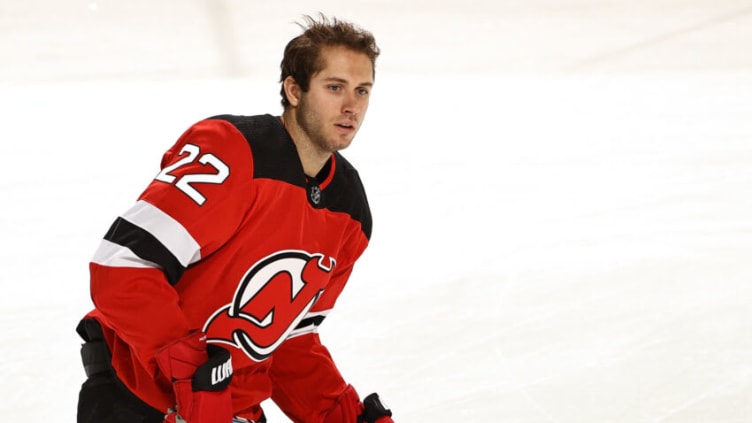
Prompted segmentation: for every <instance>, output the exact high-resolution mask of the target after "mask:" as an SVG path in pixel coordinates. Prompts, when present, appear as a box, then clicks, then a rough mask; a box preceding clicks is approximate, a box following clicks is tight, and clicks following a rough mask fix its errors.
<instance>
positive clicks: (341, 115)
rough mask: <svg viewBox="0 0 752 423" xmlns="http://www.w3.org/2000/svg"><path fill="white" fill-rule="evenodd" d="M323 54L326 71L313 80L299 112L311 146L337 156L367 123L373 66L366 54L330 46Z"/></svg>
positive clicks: (299, 121) (301, 101)
mask: <svg viewBox="0 0 752 423" xmlns="http://www.w3.org/2000/svg"><path fill="white" fill-rule="evenodd" d="M321 54H322V58H323V59H324V64H325V66H324V69H323V70H321V72H318V73H316V74H314V75H313V76H312V77H311V83H310V86H309V87H310V88H309V90H308V92H304V93H301V97H300V103H299V104H298V108H297V109H296V111H295V112H296V118H297V121H298V124H299V125H300V127H301V129H302V130H303V131H304V132H305V133H306V135H307V136H308V138H309V140H310V141H311V144H312V145H313V146H314V147H315V148H317V149H318V150H319V151H320V152H322V153H323V152H326V153H333V152H335V151H339V150H342V149H344V148H347V147H348V146H349V145H350V143H351V142H352V140H353V138H354V137H355V134H356V133H357V132H358V129H359V128H360V125H361V123H362V122H363V118H364V117H365V115H366V111H367V110H368V100H369V97H370V93H371V88H372V87H373V65H372V64H371V60H370V59H369V58H368V56H366V55H365V54H362V53H356V52H354V51H352V50H348V49H346V48H344V47H327V48H324V49H323V50H322V52H321Z"/></svg>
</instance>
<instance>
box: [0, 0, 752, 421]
mask: <svg viewBox="0 0 752 423" xmlns="http://www.w3.org/2000/svg"><path fill="white" fill-rule="evenodd" d="M318 11H322V12H324V13H326V14H328V15H334V16H338V17H341V18H344V19H347V20H352V21H354V22H357V23H358V24H360V25H361V26H363V27H365V28H367V29H370V30H372V31H373V32H374V34H375V35H376V37H377V40H378V41H379V44H380V46H381V48H382V51H383V54H382V56H381V58H380V59H379V62H378V64H377V76H376V81H377V82H376V87H375V89H374V91H373V97H372V100H371V106H370V110H369V115H368V118H367V119H366V121H365V124H364V126H363V128H362V130H361V132H360V133H359V134H358V136H357V137H356V139H355V142H354V144H353V146H352V147H351V148H350V149H348V150H346V151H345V152H344V154H345V156H346V157H348V159H349V160H350V161H351V162H353V163H354V164H355V165H356V166H357V167H358V168H359V170H360V173H361V177H362V179H363V180H364V183H365V185H366V189H367V191H368V194H369V200H370V203H371V207H372V211H373V214H374V235H373V237H372V240H371V246H370V247H369V250H367V252H366V254H365V255H364V257H363V258H362V260H361V263H360V265H359V266H358V267H356V270H355V272H354V274H353V276H352V278H351V280H350V284H349V286H348V288H347V289H346V290H345V292H344V294H343V295H342V297H341V298H340V301H339V304H338V307H337V308H336V309H335V310H334V312H333V313H332V314H331V315H330V317H329V318H328V319H327V322H326V324H324V325H323V326H322V328H321V335H322V339H323V340H324V342H325V343H326V344H327V345H328V346H329V348H330V350H331V351H332V353H333V355H334V357H335V359H336V360H337V362H338V364H339V367H340V369H341V370H342V372H343V374H344V375H345V376H346V378H347V379H348V380H349V381H350V382H351V383H352V384H353V385H355V387H356V388H357V389H358V391H359V392H360V393H361V394H363V395H365V394H367V393H369V392H372V391H378V392H379V393H380V394H381V396H382V397H383V398H384V399H385V400H386V402H387V403H388V404H389V405H390V406H391V408H392V409H393V411H394V420H395V422H396V423H407V422H415V423H425V422H467V423H481V422H483V423H486V422H487V423H497V422H504V423H507V422H525V423H538V422H540V423H549V422H550V423H604V422H608V423H643V422H644V423H647V422H660V423H732V422H733V423H737V422H738V423H749V422H752V260H751V257H752V5H750V3H749V1H747V0H744V1H741V0H681V1H680V0H653V1H647V0H634V1H626V0H612V1H603V2H596V1H586V0H581V1H579V0H561V1H554V0H529V1H509V0H502V1H491V0H464V1H459V0H458V1H448V0H440V1H423V0H413V1H395V0H369V1H362V2H347V1H341V0H323V1H320V2H318V3H316V4H314V2H303V1H284V0H282V1H278V2H261V1H240V0H235V1H229V0H228V1H209V0H204V1H199V0H190V1H177V0H169V1H168V0H165V1H160V2H151V1H147V0H131V1H128V2H115V1H111V0H110V1H105V0H99V1H91V0H81V1H78V0H76V1H73V0H66V1H53V0H30V1H25V2H11V1H9V0H0V64H1V66H0V116H2V117H1V118H0V119H2V134H3V135H2V154H1V155H0V157H2V165H1V166H0V172H1V173H0V175H1V176H2V177H1V178H0V193H1V194H2V197H3V200H2V203H1V204H2V207H0V237H2V240H3V242H2V244H0V264H1V265H2V267H3V271H2V272H0V283H2V289H3V291H4V294H3V295H2V296H0V312H1V313H2V323H1V324H2V328H1V329H2V330H1V332H0V333H2V334H3V336H4V338H3V342H2V343H0V374H1V375H2V381H1V382H0V397H2V398H3V400H2V401H0V420H1V421H3V422H31V421H36V422H58V421H59V422H71V421H75V408H76V401H77V395H78V388H79V386H80V384H81V383H82V382H83V377H84V374H83V369H82V367H81V365H80V362H79V339H78V337H77V335H76V333H75V330H74V329H75V326H76V323H77V322H78V320H79V319H80V317H81V316H82V315H83V314H84V313H86V312H87V311H88V310H89V309H90V308H91V301H90V299H89V295H88V261H89V259H90V258H91V256H92V254H93V252H94V250H95V249H96V247H97V246H98V244H99V240H100V239H101V237H102V236H103V235H104V233H105V231H106V230H107V228H108V227H109V225H110V223H111V222H112V221H113V219H114V218H115V217H116V216H117V215H118V214H119V213H121V212H123V211H124V210H126V209H127V208H128V207H130V205H131V204H132V203H133V202H134V201H135V199H136V197H137V196H138V194H139V193H140V192H141V190H142V189H143V188H144V187H145V186H146V184H147V183H148V182H149V181H150V180H151V178H152V177H153V176H154V175H155V174H156V173H157V171H158V166H159V161H160V159H161V155H162V152H163V151H164V150H166V149H167V148H168V147H169V146H170V145H172V143H173V142H174V141H175V140H176V139H177V137H178V136H179V135H180V134H181V133H182V132H183V131H184V130H185V129H186V128H187V127H188V126H189V125H190V124H192V123H193V122H195V121H197V120H199V119H202V118H204V117H208V116H212V115H216V114H221V113H234V114H259V113H272V114H279V113H280V112H281V107H280V106H279V95H278V93H279V86H278V83H277V78H278V66H279V61H280V59H281V53H282V49H283V48H284V45H285V44H286V43H287V41H288V40H289V39H290V38H291V37H292V36H294V35H297V34H298V32H299V31H298V27H297V26H296V25H295V24H294V23H293V22H294V21H296V20H299V18H300V16H301V15H302V14H305V13H316V12H318ZM265 406H266V409H267V414H268V417H269V421H270V423H280V422H282V423H286V422H289V420H287V419H286V418H285V417H284V416H283V415H282V414H281V413H280V412H279V411H278V410H277V409H276V408H275V407H274V406H273V405H272V404H265Z"/></svg>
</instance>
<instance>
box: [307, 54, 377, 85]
mask: <svg viewBox="0 0 752 423" xmlns="http://www.w3.org/2000/svg"><path fill="white" fill-rule="evenodd" d="M320 59H321V64H322V68H321V71H319V72H317V73H316V75H314V77H322V78H331V77H337V78H342V79H346V80H348V81H349V82H354V83H373V63H371V59H370V58H369V57H368V55H366V54H365V53H360V52H357V51H354V50H351V49H348V48H347V47H342V46H333V47H324V48H323V49H321V56H320Z"/></svg>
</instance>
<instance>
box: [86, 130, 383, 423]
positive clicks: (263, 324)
mask: <svg viewBox="0 0 752 423" xmlns="http://www.w3.org/2000/svg"><path fill="white" fill-rule="evenodd" d="M161 168H162V170H161V172H160V173H159V174H158V175H157V177H156V178H155V179H154V181H153V182H152V183H151V184H150V185H149V186H148V187H147V188H146V190H145V191H144V192H143V194H141V196H140V197H139V198H138V201H137V202H136V204H135V205H134V206H133V207H132V208H131V209H130V210H128V211H127V212H125V213H124V214H122V215H121V216H120V217H118V218H117V220H116V221H115V222H114V223H113V225H112V226H111V227H110V229H109V231H108V232H107V234H106V235H105V237H104V240H103V241H102V244H101V245H100V247H99V249H98V250H97V251H96V253H95V255H94V258H93V259H92V262H91V263H90V271H91V295H92V299H93V301H94V304H95V307H96V308H95V310H93V311H91V312H90V313H89V314H88V315H87V318H93V319H95V320H96V321H97V322H98V323H99V325H100V326H101V328H102V334H103V338H104V341H105V344H106V345H107V347H108V349H109V352H110V353H111V357H112V369H113V370H114V372H115V374H116V375H117V378H118V379H119V380H120V381H121V382H122V383H123V384H124V385H125V387H127V389H128V390H129V391H130V392H132V393H133V394H135V395H136V396H137V397H138V398H139V399H140V400H142V401H143V402H145V403H146V404H148V405H150V406H151V407H153V408H154V409H156V410H159V411H160V412H163V413H164V412H165V411H166V410H167V409H168V408H170V407H172V406H173V405H174V403H175V398H174V394H173V391H172V387H171V384H170V380H168V379H167V378H165V377H163V375H161V374H160V371H159V368H158V366H157V364H156V361H155V354H156V353H157V351H158V350H159V349H160V348H162V347H163V346H165V345H166V344H168V343H170V342H171V341H173V340H175V339H178V338H181V337H183V336H186V335H188V334H190V333H191V332H192V331H197V330H200V331H203V332H205V333H206V334H207V342H208V343H210V344H212V343H213V344H216V345H220V346H222V347H224V348H226V349H228V350H229V351H230V353H231V355H232V367H233V369H234V374H233V377H232V381H231V384H230V389H231V393H232V404H233V413H234V414H235V415H236V416H241V417H246V418H248V419H258V418H259V415H260V408H259V404H260V403H261V402H262V401H264V400H266V399H267V398H272V399H273V400H274V401H275V403H276V404H278V405H279V407H280V409H282V410H283V411H284V412H285V413H286V414H287V415H288V416H290V417H291V418H292V419H293V420H295V421H305V422H311V423H313V422H320V421H322V420H323V419H324V414H325V413H326V412H327V410H329V409H331V408H332V405H333V403H334V402H335V401H336V400H337V398H338V397H339V396H340V395H341V394H342V392H343V391H344V390H345V389H346V388H347V386H348V385H347V383H346V382H345V381H344V379H343V377H342V376H341V375H340V373H339V371H338V370H337V368H336V366H335V364H334V362H333V361H332V358H331V356H330V355H329V353H328V351H327V349H326V348H325V347H324V346H323V345H322V344H321V342H320V340H319V336H318V334H317V327H318V325H319V324H320V323H321V321H322V320H323V319H324V318H325V317H326V315H327V313H329V311H330V310H331V309H332V307H334V304H335V301H336V300H337V297H338V296H339V294H340V292H341V291H342V289H343V288H344V286H345V283H346V282H347V279H348V277H349V276H350V273H351V272H352V269H353V265H354V263H355V261H356V260H357V259H358V257H359V256H360V255H361V254H362V253H363V251H364V250H365V248H366V246H367V244H368V240H369V237H370V234H371V213H370V209H369V206H368V201H367V199H366V195H365V191H364V189H363V186H362V184H361V181H360V178H359V176H358V173H357V171H356V170H355V169H354V168H353V166H352V165H351V164H350V163H348V162H347V161H346V160H345V159H344V158H343V157H342V156H341V155H340V154H339V153H334V154H332V156H331V158H330V160H329V162H328V163H327V164H326V166H325V167H324V168H323V169H322V170H321V172H320V173H319V174H318V175H317V176H316V177H315V178H308V177H307V176H306V175H305V174H304V172H303V166H302V164H301V162H300V159H299V157H298V154H297V150H296V148H295V144H294V143H293V141H292V139H291V138H290V136H289V134H288V133H287V131H286V130H285V128H284V126H283V125H282V123H281V121H280V119H279V118H278V117H274V116H270V115H264V116H253V117H247V116H229V115H225V116H217V117H214V118H210V119H207V120H203V121H201V122H198V123H197V124H195V125H193V126H192V127H191V128H189V129H188V130H187V131H186V132H185V133H184V134H183V135H182V136H181V137H180V139H179V140H178V141H177V143H176V144H175V145H174V146H173V147H172V148H171V149H170V150H168V151H167V152H166V153H165V155H164V157H163V160H162V165H161Z"/></svg>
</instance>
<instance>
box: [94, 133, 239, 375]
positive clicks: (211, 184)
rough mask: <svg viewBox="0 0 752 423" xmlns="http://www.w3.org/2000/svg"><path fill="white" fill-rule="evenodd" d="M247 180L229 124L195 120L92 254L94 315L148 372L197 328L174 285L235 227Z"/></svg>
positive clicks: (218, 245)
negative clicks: (162, 352) (164, 349)
mask: <svg viewBox="0 0 752 423" xmlns="http://www.w3.org/2000/svg"><path fill="white" fill-rule="evenodd" d="M252 175H253V161H252V157H251V152H250V147H249V145H248V143H247V142H246V141H245V138H244V137H243V136H242V135H241V134H240V133H239V132H238V131H237V130H236V129H235V128H234V127H233V126H232V125H231V124H229V123H227V122H224V121H220V120H206V121H202V122H199V123H197V124H196V125H194V126H192V127H191V128H189V130H187V131H186V132H185V133H184V134H183V135H182V136H181V137H180V139H179V140H178V141H177V142H176V144H175V145H174V146H173V147H172V148H171V149H170V150H168V151H167V152H166V153H165V155H164V157H163V160H162V163H161V170H160V172H159V174H158V175H157V176H156V177H155V179H154V180H153V181H152V182H151V183H150V184H149V186H148V187H147V188H146V190H145V191H144V192H143V193H142V194H141V196H140V197H139V198H138V201H137V202H136V203H135V205H134V206H133V207H131V208H130V209H129V210H128V211H126V212H125V213H123V214H122V215H120V216H119V217H118V218H117V219H116V220H115V222H114V223H113V224H112V226H111V227H110V229H109V231H108V232H107V234H106V235H105V236H104V239H103V240H102V242H101V244H100V246H99V248H98V249H97V251H96V253H95V255H94V258H93V259H92V261H91V263H90V284H91V296H92V300H93V301H94V304H95V306H96V310H97V312H98V313H99V315H100V318H102V319H103V320H105V323H106V324H107V325H108V326H110V327H111V328H112V329H114V330H115V331H116V333H117V335H118V336H119V337H120V338H122V340H123V341H125V342H126V343H127V344H128V345H129V346H130V347H131V349H132V350H133V353H134V355H135V356H136V358H137V359H138V360H139V361H140V362H141V364H142V366H143V367H145V368H146V369H147V370H148V371H150V372H155V371H156V365H155V363H154V359H153V357H154V354H155V353H156V351H157V350H158V349H159V348H160V347H161V346H163V345H165V344H166V343H168V342H170V341H171V340H174V339H177V338H180V337H182V336H185V335H187V334H188V333H189V332H190V331H192V330H195V329H198V328H193V327H191V326H190V323H189V320H188V319H187V318H186V316H185V314H184V313H183V311H182V310H181V304H180V300H179V296H178V294H177V292H176V290H175V288H174V285H175V284H177V283H179V282H180V278H181V275H182V274H183V272H184V271H185V269H186V268H187V267H188V266H190V265H191V264H194V263H196V262H198V261H199V260H201V258H202V257H206V256H207V255H209V254H211V253H212V252H213V251H215V250H216V249H217V248H219V247H220V246H222V245H223V243H225V242H226V241H227V240H228V238H229V237H230V236H231V235H232V234H233V232H234V231H235V230H236V228H237V227H238V226H239V225H240V222H241V220H242V219H243V216H244V214H245V213H246V210H247V209H248V207H249V205H250V202H251V201H252V194H253V193H252V183H251V182H252Z"/></svg>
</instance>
